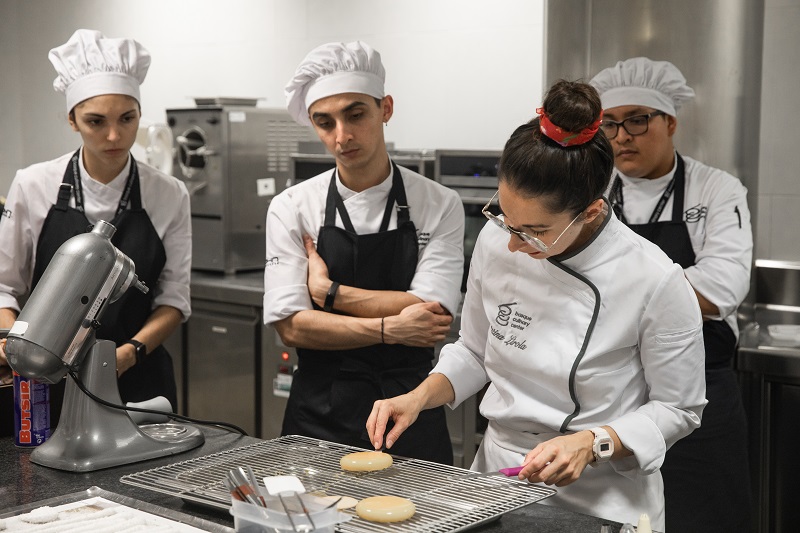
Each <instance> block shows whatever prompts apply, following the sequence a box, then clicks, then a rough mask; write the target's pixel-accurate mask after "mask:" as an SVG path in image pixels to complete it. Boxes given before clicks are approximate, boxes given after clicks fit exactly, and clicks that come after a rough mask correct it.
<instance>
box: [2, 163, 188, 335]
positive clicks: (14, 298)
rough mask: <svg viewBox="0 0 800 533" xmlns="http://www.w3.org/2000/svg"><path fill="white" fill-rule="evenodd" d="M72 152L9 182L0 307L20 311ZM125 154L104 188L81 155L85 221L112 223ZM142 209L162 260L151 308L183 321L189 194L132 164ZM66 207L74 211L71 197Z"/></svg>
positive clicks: (127, 168)
mask: <svg viewBox="0 0 800 533" xmlns="http://www.w3.org/2000/svg"><path fill="white" fill-rule="evenodd" d="M71 157H72V153H69V154H65V155H63V156H61V157H59V158H58V159H54V160H52V161H47V162H44V163H37V164H34V165H31V166H29V167H27V168H25V169H22V170H19V171H18V172H17V175H16V176H15V177H14V181H13V182H12V183H11V189H10V190H9V193H8V200H7V203H6V212H5V213H4V214H3V218H2V220H0V308H6V307H7V308H11V309H15V310H17V311H19V304H18V301H19V298H20V297H22V296H24V295H26V294H28V292H29V290H30V286H31V281H32V279H33V267H34V261H35V258H36V247H37V244H38V242H39V235H40V233H41V231H42V226H43V225H44V221H45V218H47V213H48V212H49V211H50V208H51V207H53V205H54V204H55V203H56V200H57V198H58V189H59V187H60V185H61V183H62V181H63V180H64V171H65V170H66V169H67V165H68V164H69V160H70V158H71ZM130 157H131V156H130V155H129V156H128V162H127V164H126V165H125V167H124V168H123V170H122V172H121V173H120V174H119V175H118V176H116V177H115V178H114V179H113V180H112V181H111V182H110V183H108V184H107V185H105V184H103V183H100V182H99V181H96V180H94V179H92V178H91V177H90V176H89V173H88V172H87V171H86V167H85V166H84V163H83V151H82V150H81V157H80V165H79V172H80V180H81V186H82V187H83V203H84V210H85V215H86V218H87V219H88V220H89V222H90V223H92V224H94V223H96V222H97V221H98V220H105V221H107V222H111V220H112V219H113V218H114V215H115V214H116V211H117V206H118V205H119V200H120V198H121V197H122V192H123V189H124V188H125V182H126V181H127V179H128V174H129V171H130ZM136 164H137V165H138V168H139V188H140V191H141V197H142V208H143V209H145V210H146V211H147V215H148V216H149V217H150V221H151V222H152V224H153V227H154V228H155V230H156V233H158V235H159V237H161V242H162V243H163V245H164V250H165V251H166V255H167V260H166V263H165V264H164V269H163V270H162V272H161V276H160V277H159V279H158V286H156V287H150V290H151V291H153V296H154V297H153V308H156V307H158V306H160V305H168V306H171V307H175V308H176V309H178V310H179V311H180V312H181V314H182V315H183V319H184V320H186V319H188V318H189V315H190V314H191V306H190V301H189V280H190V274H191V266H192V227H191V215H190V212H189V193H188V192H187V190H186V186H185V185H184V184H183V182H181V181H180V180H179V179H177V178H175V177H173V176H168V175H166V174H164V173H163V172H160V171H158V170H156V169H154V168H153V167H151V166H149V165H147V164H145V163H142V162H140V161H137V162H136ZM70 206H72V207H75V198H74V196H73V197H72V198H71V199H70Z"/></svg>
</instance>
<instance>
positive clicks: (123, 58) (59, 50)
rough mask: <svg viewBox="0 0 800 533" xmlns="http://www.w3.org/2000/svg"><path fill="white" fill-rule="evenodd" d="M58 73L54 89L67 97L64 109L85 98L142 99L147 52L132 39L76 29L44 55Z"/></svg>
mask: <svg viewBox="0 0 800 533" xmlns="http://www.w3.org/2000/svg"><path fill="white" fill-rule="evenodd" d="M47 57H48V58H49V59H50V62H51V63H52V64H53V67H55V69H56V73H57V74H58V76H57V77H56V79H55V80H54V81H53V88H54V89H55V90H56V91H57V92H60V93H64V94H65V95H66V97H67V112H68V113H69V112H70V111H71V110H72V108H74V107H75V106H76V105H77V104H79V103H81V102H83V101H84V100H86V99H87V98H91V97H93V96H99V95H101V94H126V95H128V96H132V97H134V98H136V100H137V101H138V102H141V98H140V96H139V85H140V84H141V83H142V82H143V81H144V77H145V76H146V75H147V69H148V68H149V67H150V54H149V53H148V51H147V50H146V49H145V48H144V47H143V46H142V45H141V44H139V43H138V42H136V41H134V40H133V39H109V38H106V36H105V35H103V34H102V33H100V32H99V31H96V30H78V31H76V32H75V33H73V34H72V37H70V38H69V41H67V42H66V43H64V44H62V45H61V46H58V47H56V48H53V49H52V50H50V53H49V54H48V55H47Z"/></svg>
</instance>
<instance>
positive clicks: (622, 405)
mask: <svg viewBox="0 0 800 533" xmlns="http://www.w3.org/2000/svg"><path fill="white" fill-rule="evenodd" d="M601 109H602V108H601V105H600V99H599V97H598V95H597V92H596V91H595V90H594V89H593V88H592V87H590V86H589V85H587V84H583V83H573V82H566V81H560V82H558V83H556V84H555V85H554V86H553V87H552V88H550V90H549V91H548V93H547V95H546V97H545V100H544V104H543V106H542V108H540V109H538V110H537V112H538V116H537V117H536V118H534V119H533V120H531V121H530V122H528V123H527V124H523V125H522V126H520V127H519V128H517V130H516V131H515V132H514V133H513V134H512V135H511V138H510V139H509V140H508V142H507V143H506V146H505V149H504V150H503V155H502V157H501V159H500V169H499V176H500V185H499V189H498V192H497V194H496V195H495V196H496V197H497V198H498V200H499V206H500V209H501V211H502V213H503V215H501V216H499V217H497V216H494V215H492V214H491V213H490V212H489V210H488V207H489V206H488V205H487V206H486V209H485V210H484V214H485V215H486V217H487V218H488V219H489V220H490V222H491V223H487V225H486V226H485V227H484V229H483V230H482V232H481V234H480V236H479V237H478V241H477V244H476V246H475V252H474V253H473V256H472V265H471V268H470V273H469V280H468V286H467V294H466V297H465V302H464V309H463V315H462V320H461V338H460V339H459V340H458V341H457V342H455V343H453V344H450V345H447V346H445V347H444V348H443V349H442V351H441V354H440V358H439V363H438V364H437V365H436V367H435V368H434V369H433V371H432V372H431V374H430V376H429V377H428V378H427V379H426V380H425V381H424V382H423V383H422V384H421V385H420V386H419V387H417V388H416V389H415V390H413V391H412V392H410V393H408V394H405V395H403V396H397V397H395V398H391V399H389V400H383V401H378V402H376V403H375V405H374V408H373V410H372V414H371V415H370V418H369V421H368V422H367V429H368V431H369V433H370V437H371V439H372V442H373V444H374V446H375V447H376V448H378V447H380V446H381V445H382V444H383V441H384V440H385V442H386V447H387V448H388V449H389V450H390V451H391V446H392V444H393V443H394V442H395V441H396V440H397V438H398V436H399V435H400V434H401V433H402V432H403V431H404V430H405V429H406V428H407V427H408V426H409V425H410V424H412V423H413V422H414V420H415V419H416V417H417V415H418V414H419V412H420V411H422V410H424V409H429V408H431V407H434V406H437V405H442V404H448V405H449V406H450V407H455V406H457V405H458V404H460V403H461V402H462V401H464V400H465V399H466V398H468V397H470V396H472V395H473V394H475V393H477V392H478V391H479V390H481V388H482V387H483V386H484V385H485V384H486V383H489V384H490V385H489V389H488V391H487V392H486V394H485V396H484V399H483V401H482V402H481V407H480V410H481V413H482V414H483V416H485V417H486V418H488V420H489V426H488V429H487V430H486V434H485V437H484V439H483V441H482V443H481V446H480V449H479V450H478V454H477V456H476V458H475V462H474V463H473V465H472V468H473V469H476V470H480V471H486V472H490V471H496V470H498V469H500V468H504V467H513V466H518V465H524V468H523V469H522V471H521V472H520V474H519V477H520V478H523V479H528V480H530V481H531V482H541V483H545V484H547V485H556V486H558V487H559V489H558V492H557V493H556V495H554V496H552V497H550V498H547V499H546V500H544V501H543V503H545V504H550V505H558V506H561V507H566V508H569V509H572V510H576V511H579V512H583V513H587V514H591V515H595V516H600V517H603V518H607V519H609V520H615V521H618V522H631V523H636V522H637V521H638V518H639V516H640V514H641V513H647V514H649V515H650V518H651V522H652V524H653V528H654V529H663V525H664V494H663V484H662V480H661V475H660V473H659V471H658V469H659V467H660V466H661V464H662V462H663V460H664V454H665V452H666V450H667V448H669V446H671V445H672V444H673V443H674V442H675V441H677V440H678V439H680V438H682V437H684V436H686V435H688V434H689V433H691V432H692V430H693V429H695V428H696V427H698V426H699V424H700V415H701V412H702V410H703V407H704V405H705V403H706V401H705V382H704V379H703V337H702V333H701V330H702V321H701V317H700V312H699V310H698V308H697V303H696V300H695V297H694V294H693V292H692V290H691V287H690V286H689V284H688V283H687V281H686V279H685V278H684V276H683V271H682V270H681V268H680V267H679V266H678V265H675V264H674V263H673V262H672V261H671V260H670V259H669V258H668V257H667V256H666V255H665V254H664V253H663V252H662V251H661V250H660V249H659V248H658V247H656V246H655V245H653V244H652V243H650V242H648V241H646V240H645V239H643V238H641V237H639V236H638V235H636V234H635V233H634V232H633V231H631V230H630V229H629V228H628V227H627V226H625V225H624V224H622V223H621V222H620V221H619V220H618V219H617V218H616V217H615V216H614V214H613V212H612V211H610V210H609V208H608V201H607V200H606V199H605V198H604V197H603V193H604V191H605V190H606V188H607V186H608V182H609V178H610V176H611V171H612V169H613V165H614V155H613V153H612V150H611V146H610V144H609V141H608V140H607V139H606V138H605V136H604V135H603V133H602V132H598V127H599V124H600V119H601V116H602V111H601ZM490 203H491V202H490ZM389 419H392V420H394V423H395V424H394V427H393V428H392V429H391V430H390V431H389V432H388V433H386V427H387V422H388V420H389ZM587 466H591V467H592V468H587Z"/></svg>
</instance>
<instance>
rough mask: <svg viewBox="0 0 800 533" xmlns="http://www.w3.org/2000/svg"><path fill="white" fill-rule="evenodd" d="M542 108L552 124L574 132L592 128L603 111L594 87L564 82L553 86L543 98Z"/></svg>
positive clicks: (560, 81) (586, 84) (558, 82)
mask: <svg viewBox="0 0 800 533" xmlns="http://www.w3.org/2000/svg"><path fill="white" fill-rule="evenodd" d="M542 108H543V109H544V110H545V112H546V113H547V116H548V118H549V119H550V121H551V122H552V123H553V124H555V125H556V126H558V127H560V128H562V129H564V130H567V131H576V132H577V131H581V130H584V129H586V128H590V127H592V125H593V123H594V122H596V121H597V119H598V118H599V117H600V114H601V112H602V111H603V106H602V104H601V103H600V96H599V95H598V94H597V91H596V90H595V88H594V87H592V86H591V85H589V84H588V83H582V82H578V81H566V80H558V81H557V82H556V83H555V84H553V86H552V87H551V88H550V90H548V91H547V94H546V95H545V97H544V103H543V104H542Z"/></svg>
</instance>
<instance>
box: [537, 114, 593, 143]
mask: <svg viewBox="0 0 800 533" xmlns="http://www.w3.org/2000/svg"><path fill="white" fill-rule="evenodd" d="M536 113H537V114H538V115H539V129H540V130H541V132H542V133H544V134H545V135H546V136H547V137H549V138H550V139H552V140H553V141H555V142H557V143H558V144H560V145H561V146H564V147H567V146H576V145H579V144H584V143H587V142H589V141H591V140H592V138H593V137H594V136H595V134H596V133H597V130H599V129H600V121H601V120H603V111H602V110H601V111H600V116H599V117H598V118H597V120H595V121H594V122H592V124H591V125H589V126H588V127H586V128H583V129H582V130H581V131H579V132H573V131H565V130H564V129H563V128H561V127H559V126H556V125H555V124H553V123H552V122H550V118H549V117H548V116H547V113H545V111H544V108H543V107H540V108H537V109H536Z"/></svg>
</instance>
